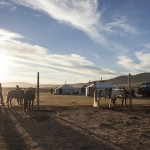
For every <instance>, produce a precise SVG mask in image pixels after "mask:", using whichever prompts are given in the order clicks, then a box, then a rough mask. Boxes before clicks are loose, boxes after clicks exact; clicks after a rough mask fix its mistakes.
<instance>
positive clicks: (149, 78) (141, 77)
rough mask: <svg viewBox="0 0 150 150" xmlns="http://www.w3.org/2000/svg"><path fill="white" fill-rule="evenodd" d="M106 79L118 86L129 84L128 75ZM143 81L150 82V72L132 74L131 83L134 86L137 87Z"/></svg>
mask: <svg viewBox="0 0 150 150" xmlns="http://www.w3.org/2000/svg"><path fill="white" fill-rule="evenodd" d="M105 81H106V82H109V83H112V84H115V85H118V86H128V76H119V77H116V78H113V79H109V80H105ZM143 82H150V73H140V74H137V75H131V84H132V85H133V86H135V87H137V86H139V85H140V84H141V83H143Z"/></svg>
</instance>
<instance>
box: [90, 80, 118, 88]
mask: <svg viewBox="0 0 150 150" xmlns="http://www.w3.org/2000/svg"><path fill="white" fill-rule="evenodd" d="M89 87H96V88H110V87H112V88H117V86H116V85H114V84H110V83H107V82H104V81H101V82H96V83H94V84H92V85H90V86H89Z"/></svg>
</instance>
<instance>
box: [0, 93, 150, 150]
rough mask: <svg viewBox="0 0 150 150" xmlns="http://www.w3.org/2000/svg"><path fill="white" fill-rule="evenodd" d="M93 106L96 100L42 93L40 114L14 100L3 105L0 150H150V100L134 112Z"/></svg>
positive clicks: (0, 116) (105, 106)
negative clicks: (18, 104) (10, 103)
mask: <svg viewBox="0 0 150 150" xmlns="http://www.w3.org/2000/svg"><path fill="white" fill-rule="evenodd" d="M92 104H93V98H88V97H83V96H60V95H59V96H58V95H50V94H49V95H47V94H45V93H43V94H42V95H41V96H40V110H36V108H35V109H34V111H30V112H24V111H23V110H22V108H19V106H17V104H16V102H15V100H14V103H13V107H12V108H8V107H7V106H6V105H5V106H0V149H2V150H20V149H21V150H34V149H35V150H67V149H68V150H84V149H86V150H104V149H108V150H113V149H115V150H118V149H119V150H120V149H124V150H128V149H129V150H131V149H140V150H141V149H143V150H148V149H150V99H147V100H146V104H145V105H141V99H139V100H138V102H137V103H136V104H134V103H133V104H134V105H133V109H132V110H130V109H129V107H126V108H124V107H121V106H120V105H119V104H118V105H117V107H114V108H112V109H110V108H109V107H108V105H104V104H103V105H102V107H101V108H94V107H93V106H92Z"/></svg>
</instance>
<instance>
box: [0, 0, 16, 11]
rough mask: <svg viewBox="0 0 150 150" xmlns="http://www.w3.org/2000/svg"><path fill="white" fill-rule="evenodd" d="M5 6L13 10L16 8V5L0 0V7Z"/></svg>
mask: <svg viewBox="0 0 150 150" xmlns="http://www.w3.org/2000/svg"><path fill="white" fill-rule="evenodd" d="M5 7H8V8H9V9H10V10H12V11H14V10H16V6H15V5H13V4H11V3H9V2H6V1H4V0H0V8H5Z"/></svg>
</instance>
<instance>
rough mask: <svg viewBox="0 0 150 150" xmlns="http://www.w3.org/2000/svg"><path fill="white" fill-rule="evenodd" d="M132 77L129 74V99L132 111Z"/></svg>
mask: <svg viewBox="0 0 150 150" xmlns="http://www.w3.org/2000/svg"><path fill="white" fill-rule="evenodd" d="M130 79H131V75H130V73H129V76H128V83H129V91H130V95H129V98H130V109H132V96H131V80H130Z"/></svg>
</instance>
